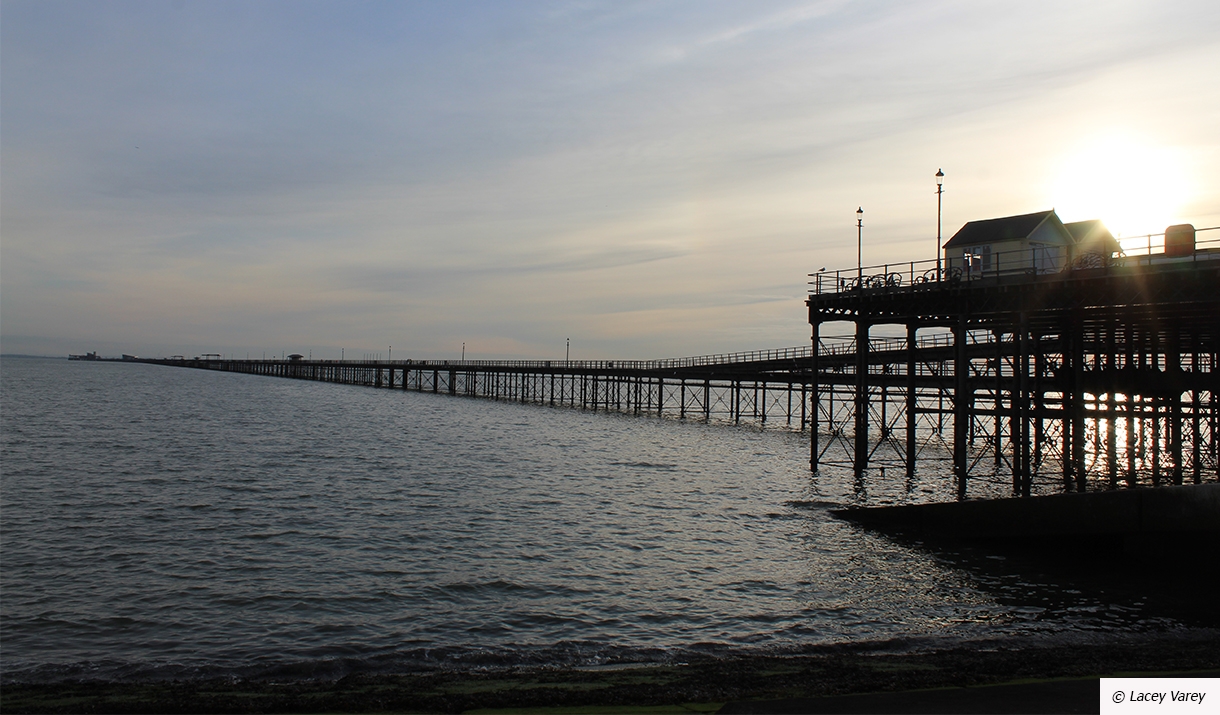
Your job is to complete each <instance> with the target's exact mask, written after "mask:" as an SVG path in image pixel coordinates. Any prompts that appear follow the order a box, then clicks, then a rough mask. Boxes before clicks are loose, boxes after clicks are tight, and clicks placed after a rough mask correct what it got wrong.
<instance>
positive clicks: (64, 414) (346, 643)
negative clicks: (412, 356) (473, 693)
mask: <svg viewBox="0 0 1220 715" xmlns="http://www.w3.org/2000/svg"><path fill="white" fill-rule="evenodd" d="M0 377H2V380H3V414H2V417H3V448H2V449H3V451H2V453H0V457H2V464H3V489H2V493H0V498H2V503H0V510H2V518H0V539H2V546H0V559H2V571H3V580H2V583H0V593H2V597H0V604H2V605H0V634H2V635H0V639H2V641H3V654H2V661H0V665H2V668H3V674H4V676H5V678H6V679H9V680H12V679H36V680H52V679H56V678H64V677H101V678H143V677H169V676H174V677H182V676H190V675H215V674H229V673H238V674H241V673H247V674H248V673H255V672H282V673H295V674H299V675H318V674H323V675H324V674H334V673H341V672H348V671H351V670H359V669H393V668H404V667H412V668H415V667H427V666H430V665H449V666H457V667H462V666H478V665H482V664H488V663H494V664H513V663H553V664H566V665H571V664H586V665H587V664H598V663H606V662H615V661H624V660H625V661H639V660H664V659H674V658H682V657H684V656H686V655H688V654H690V653H694V652H698V653H721V652H732V653H741V652H783V651H785V650H790V649H799V648H803V647H807V646H810V645H817V644H830V643H865V642H881V643H887V644H890V645H891V646H892V647H903V646H909V645H910V644H913V643H926V642H930V643H940V642H946V641H953V640H956V639H974V638H994V637H1000V636H1008V635H1038V636H1046V637H1055V636H1060V635H1063V634H1073V633H1075V634H1079V633H1096V632H1103V633H1104V632H1117V631H1129V630H1132V629H1135V630H1140V629H1173V628H1193V627H1198V626H1199V625H1200V624H1199V622H1197V619H1195V620H1192V618H1193V616H1191V617H1185V618H1184V617H1182V616H1181V615H1180V614H1176V613H1173V612H1171V611H1167V610H1166V609H1164V608H1160V607H1159V606H1158V604H1157V603H1155V602H1154V601H1155V599H1150V598H1149V597H1148V596H1147V595H1146V594H1144V593H1142V592H1141V591H1139V590H1138V589H1136V590H1123V589H1118V590H1115V589H1113V588H1106V587H1083V586H1081V585H1080V584H1078V583H1069V582H1065V580H1064V579H1062V578H1058V577H1052V576H1046V575H1039V574H1036V573H1035V574H1031V573H1029V572H1028V570H1020V569H1016V568H1013V567H1011V566H1009V562H1008V561H1006V560H1005V559H1004V558H1002V557H999V556H995V555H989V554H980V553H973V554H964V553H958V554H953V553H945V552H943V551H942V552H932V551H928V550H925V549H922V548H920V547H918V546H917V545H903V544H899V543H895V542H892V541H890V540H888V539H886V538H884V537H882V536H879V535H876V534H873V533H870V532H865V531H862V530H860V529H859V528H857V527H855V526H852V525H849V524H846V523H843V522H840V521H838V520H836V519H834V518H832V517H831V516H830V515H829V514H828V513H827V508H828V507H831V506H834V505H837V504H844V503H858V502H861V501H865V502H868V501H906V500H916V501H917V500H927V499H941V498H945V497H946V496H947V495H948V493H949V490H950V489H951V484H950V481H949V480H948V479H947V478H946V477H945V476H944V475H928V476H922V477H921V478H920V479H921V480H920V481H915V482H907V481H906V480H904V479H890V480H884V479H882V478H881V477H880V476H879V475H870V477H869V478H868V479H867V480H866V481H865V482H863V483H862V482H857V481H856V480H854V479H853V477H852V476H851V475H850V473H839V472H836V471H835V470H833V469H824V470H823V471H822V473H821V474H819V475H818V476H817V477H816V478H814V477H811V476H810V474H809V471H808V468H807V452H806V450H807V442H806V441H805V438H804V437H803V436H802V435H800V434H797V433H791V432H785V431H780V430H768V431H760V430H757V429H753V428H740V427H729V426H722V425H703V424H699V423H697V422H682V421H678V420H671V419H657V418H655V417H631V416H624V415H617V414H607V413H592V412H582V411H580V410H574V409H568V408H558V409H557V408H546V407H540V406H532V405H530V406H527V405H520V404H515V403H504V402H500V403H497V402H493V401H489V400H480V399H470V398H459V397H449V396H444V395H432V394H419V393H409V392H408V393H404V392H401V391H389V390H376V389H370V388H364V387H353V386H343V385H332V384H325V383H312V382H300V381H292V380H283V379H275V378H265V377H255V376H247V375H235V374H226V373H216V372H206V371H197V370H189V369H174V368H165V367H156V366H147V365H135V364H113V363H88V362H67V361H64V360H49V359H15V358H6V359H4V360H3V361H2V365H0ZM1203 625H1211V624H1207V623H1204V624H1203Z"/></svg>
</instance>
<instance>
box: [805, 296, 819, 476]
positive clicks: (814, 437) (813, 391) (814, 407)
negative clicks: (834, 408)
mask: <svg viewBox="0 0 1220 715" xmlns="http://www.w3.org/2000/svg"><path fill="white" fill-rule="evenodd" d="M812 325H813V351H812V353H811V354H810V358H809V370H810V373H811V374H812V376H811V378H810V382H809V468H810V469H811V470H813V471H815V472H816V471H818V389H819V384H818V382H819V375H818V371H819V369H820V368H819V366H818V362H819V357H818V343H819V342H821V338H820V337H819V335H818V331H819V329H820V328H821V322H820V321H818V320H814V321H812ZM802 404H803V403H802Z"/></svg>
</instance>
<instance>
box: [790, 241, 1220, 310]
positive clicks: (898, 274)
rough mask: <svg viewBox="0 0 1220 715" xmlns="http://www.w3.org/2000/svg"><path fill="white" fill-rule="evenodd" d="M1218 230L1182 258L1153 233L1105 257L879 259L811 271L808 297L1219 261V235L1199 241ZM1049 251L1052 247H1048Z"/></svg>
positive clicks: (1022, 253)
mask: <svg viewBox="0 0 1220 715" xmlns="http://www.w3.org/2000/svg"><path fill="white" fill-rule="evenodd" d="M1206 231H1220V226H1212V227H1209V228H1200V229H1195V233H1196V239H1195V250H1194V251H1193V252H1192V253H1191V254H1189V255H1184V256H1174V255H1168V254H1166V253H1165V240H1164V238H1165V234H1163V233H1153V234H1146V235H1143V236H1134V237H1129V238H1124V239H1121V240H1120V241H1119V243H1120V245H1121V244H1126V247H1125V248H1123V250H1122V252H1121V253H1120V255H1118V256H1115V257H1111V256H1101V255H1098V254H1094V253H1083V254H1081V255H1078V256H1075V257H1073V258H1071V259H1070V260H1069V257H1068V256H1067V255H1066V250H1059V249H1060V248H1061V247H1054V246H1051V247H1046V248H1040V249H1039V248H1030V249H1020V250H1014V251H998V252H995V253H988V254H978V255H975V254H971V253H969V252H967V253H965V254H964V255H963V256H960V257H958V256H954V257H952V258H949V257H945V258H941V259H940V261H939V262H938V261H937V260H936V259H934V258H933V259H928V260H923V261H907V262H905V263H880V264H876V265H871V266H862V267H857V268H842V269H839V270H835V271H818V272H817V273H810V274H808V275H809V278H811V279H812V280H810V281H809V282H808V284H809V286H811V287H810V288H809V293H810V295H825V294H833V293H846V292H849V291H861V290H864V291H871V290H880V291H885V290H893V289H895V288H903V287H909V286H924V287H928V288H933V287H939V286H952V285H960V284H961V283H970V282H974V281H982V280H991V281H995V280H1003V279H1006V278H1012V279H1029V278H1036V277H1037V276H1045V275H1051V274H1057V273H1062V272H1064V271H1068V270H1079V269H1088V268H1122V267H1135V266H1148V265H1159V264H1163V263H1192V262H1199V261H1212V260H1220V233H1214V234H1211V235H1209V236H1208V237H1207V238H1203V239H1200V238H1198V237H1197V234H1200V233H1203V232H1206ZM1048 249H1049V250H1048Z"/></svg>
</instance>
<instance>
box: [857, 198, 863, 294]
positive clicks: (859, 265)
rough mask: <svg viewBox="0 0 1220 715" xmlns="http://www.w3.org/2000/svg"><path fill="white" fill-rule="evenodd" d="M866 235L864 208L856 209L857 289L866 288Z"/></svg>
mask: <svg viewBox="0 0 1220 715" xmlns="http://www.w3.org/2000/svg"><path fill="white" fill-rule="evenodd" d="M863 234H864V208H863V207H861V208H858V209H856V288H863V287H864V261H863V260H862V259H863V256H864V253H863V244H862V243H861V236H862V235H863Z"/></svg>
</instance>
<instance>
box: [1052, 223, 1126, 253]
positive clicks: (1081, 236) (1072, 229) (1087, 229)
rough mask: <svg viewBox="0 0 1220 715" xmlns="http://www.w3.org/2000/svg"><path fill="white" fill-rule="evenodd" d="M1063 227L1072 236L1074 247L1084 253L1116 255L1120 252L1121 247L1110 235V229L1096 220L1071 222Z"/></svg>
mask: <svg viewBox="0 0 1220 715" xmlns="http://www.w3.org/2000/svg"><path fill="white" fill-rule="evenodd" d="M1063 227H1064V228H1066V229H1067V230H1068V233H1070V234H1072V238H1073V239H1075V241H1076V245H1077V246H1078V247H1079V248H1081V249H1082V250H1085V251H1091V252H1095V253H1106V254H1109V253H1116V252H1118V251H1121V250H1122V246H1120V245H1119V244H1118V241H1117V240H1116V239H1115V238H1114V235H1113V234H1111V233H1110V229H1108V228H1106V226H1105V224H1103V223H1102V222H1101V221H1099V220H1098V219H1093V220H1092V221H1073V222H1071V223H1065V224H1063Z"/></svg>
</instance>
